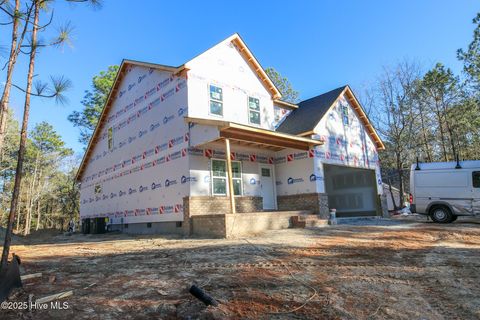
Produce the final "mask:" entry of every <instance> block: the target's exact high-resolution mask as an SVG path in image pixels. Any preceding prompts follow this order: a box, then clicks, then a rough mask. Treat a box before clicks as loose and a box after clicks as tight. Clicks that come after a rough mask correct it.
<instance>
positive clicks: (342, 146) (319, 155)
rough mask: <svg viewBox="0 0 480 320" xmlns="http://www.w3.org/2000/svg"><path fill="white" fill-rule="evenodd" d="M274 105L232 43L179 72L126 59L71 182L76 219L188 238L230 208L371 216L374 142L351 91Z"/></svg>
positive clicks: (376, 173) (249, 58)
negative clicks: (197, 219) (206, 218)
mask: <svg viewBox="0 0 480 320" xmlns="http://www.w3.org/2000/svg"><path fill="white" fill-rule="evenodd" d="M279 98H280V93H279V92H278V90H277V89H276V88H275V86H274V85H273V83H272V82H271V80H270V79H269V78H268V77H267V76H266V74H265V72H264V71H263V69H262V68H261V67H260V65H259V64H258V62H257V61H256V60H255V58H254V57H253V55H252V54H251V52H250V51H249V50H248V48H247V47H246V45H245V44H244V42H243V41H242V39H241V38H240V37H239V36H238V35H237V34H235V35H233V36H231V37H229V38H227V39H226V40H224V41H222V42H221V43H219V44H218V45H216V46H214V47H213V48H211V49H209V50H207V51H206V52H204V53H203V54H201V55H199V56H197V57H196V58H194V59H193V60H191V61H189V62H187V63H186V64H184V65H182V66H180V67H170V66H164V65H157V64H149V63H143V62H137V61H129V60H125V61H123V62H122V65H121V67H120V71H119V75H118V76H117V79H116V81H115V84H114V86H113V89H112V92H111V94H110V96H109V98H108V101H107V103H106V106H105V108H104V111H103V113H102V116H101V118H100V119H99V125H98V127H97V128H96V130H95V133H94V135H93V137H92V140H91V141H90V144H89V146H88V148H87V152H86V154H85V156H84V159H83V161H82V164H81V166H80V169H79V172H78V175H77V179H78V180H79V181H81V196H80V214H81V218H82V219H85V218H95V217H104V218H108V219H109V224H110V225H111V226H112V227H115V226H116V227H119V226H125V227H126V226H127V225H131V226H136V228H137V229H136V230H137V231H140V232H142V231H145V230H143V229H144V228H145V229H146V228H147V227H149V228H151V225H152V223H153V224H155V226H156V227H155V231H156V232H161V231H163V229H162V228H164V229H165V231H169V232H171V231H175V230H174V228H173V227H172V225H171V223H176V227H178V228H180V227H181V223H179V222H184V226H183V232H185V228H186V226H185V224H186V225H188V224H189V219H190V217H191V216H193V215H198V214H202V213H217V214H224V213H229V212H231V211H235V208H237V211H238V210H239V212H248V211H250V212H255V211H262V210H304V209H308V210H311V211H312V212H315V213H317V214H321V215H326V214H327V212H328V207H329V204H328V202H329V201H330V202H331V203H334V204H335V206H336V207H337V212H339V213H340V215H341V214H342V212H343V213H345V214H349V215H352V214H353V215H355V213H360V214H373V215H376V214H380V212H381V207H380V205H379V201H378V200H379V199H378V197H377V194H378V195H380V194H381V193H382V188H380V187H377V185H378V186H381V177H380V169H379V161H378V154H377V150H378V149H381V148H383V143H382V142H381V140H380V139H379V138H378V135H376V133H375V131H374V129H373V127H371V125H370V123H369V122H368V119H367V118H366V116H365V114H364V113H363V111H362V109H361V106H360V105H359V104H358V101H357V100H356V99H355V97H354V96H353V93H352V92H351V90H350V88H349V87H348V86H346V87H342V88H339V89H336V90H333V91H331V92H329V93H327V94H324V95H321V96H318V97H315V98H312V99H309V100H307V101H305V102H301V103H299V104H298V105H295V104H290V103H285V102H282V101H280V100H279ZM315 104H318V105H319V107H318V108H317V107H315ZM304 105H305V107H304ZM292 110H293V111H292ZM312 110H313V111H312ZM305 119H308V121H305ZM312 119H313V120H312ZM226 146H230V149H231V150H230V154H229V157H226V154H225V150H226ZM228 159H229V160H228ZM229 166H230V167H231V171H229V170H228V168H229ZM360 169H362V170H360ZM347 185H348V188H347ZM230 186H231V187H232V190H234V193H235V197H234V198H233V197H232V196H231V195H230V194H229V191H228V190H229V188H230ZM292 195H295V196H296V197H297V198H298V199H302V197H305V198H311V197H312V196H313V197H316V199H318V201H317V202H316V203H317V205H313V206H312V205H311V202H309V203H310V204H309V206H308V207H307V208H305V207H304V205H302V201H290V200H288V197H289V196H292ZM299 196H300V197H299ZM228 198H230V199H231V203H232V204H233V205H234V206H235V208H233V207H230V206H229V204H228V201H227V202H222V201H223V199H228ZM307 202H308V201H307ZM303 203H306V202H305V201H304V202H303ZM184 206H185V207H186V208H184ZM295 206H297V207H295ZM130 228H132V227H130ZM172 228H173V229H172ZM178 231H179V232H180V231H182V228H180V229H179V230H178ZM187 233H188V231H187Z"/></svg>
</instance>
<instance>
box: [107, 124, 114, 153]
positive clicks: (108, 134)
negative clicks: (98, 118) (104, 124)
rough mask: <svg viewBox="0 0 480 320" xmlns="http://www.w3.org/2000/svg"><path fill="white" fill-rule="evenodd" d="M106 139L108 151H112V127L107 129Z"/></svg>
mask: <svg viewBox="0 0 480 320" xmlns="http://www.w3.org/2000/svg"><path fill="white" fill-rule="evenodd" d="M107 138H108V150H109V151H112V150H113V128H112V127H110V128H108V131H107Z"/></svg>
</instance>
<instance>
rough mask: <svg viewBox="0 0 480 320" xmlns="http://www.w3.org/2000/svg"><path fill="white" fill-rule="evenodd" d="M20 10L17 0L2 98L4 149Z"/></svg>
mask: <svg viewBox="0 0 480 320" xmlns="http://www.w3.org/2000/svg"><path fill="white" fill-rule="evenodd" d="M19 11H20V0H15V11H14V13H13V14H14V16H13V18H12V19H13V25H12V42H11V46H10V54H9V57H8V66H7V79H6V81H5V86H4V88H3V94H2V99H1V100H0V150H2V149H3V140H4V138H5V133H6V129H7V112H8V100H9V99H10V89H11V87H12V85H11V83H12V76H13V69H14V67H15V63H16V60H17V56H18V54H15V53H16V52H17V38H18V13H19Z"/></svg>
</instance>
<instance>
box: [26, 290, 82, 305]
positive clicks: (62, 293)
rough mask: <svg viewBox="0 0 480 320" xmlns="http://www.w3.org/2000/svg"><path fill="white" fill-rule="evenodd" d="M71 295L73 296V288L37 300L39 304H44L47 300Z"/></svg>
mask: <svg viewBox="0 0 480 320" xmlns="http://www.w3.org/2000/svg"><path fill="white" fill-rule="evenodd" d="M70 296H73V291H72V290H70V291H65V292H60V293H57V294H52V295H50V296H46V297H43V298H40V299H37V300H36V301H35V302H36V303H37V304H42V303H47V302H50V301H55V300H59V299H63V298H67V297H70Z"/></svg>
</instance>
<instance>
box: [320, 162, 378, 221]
mask: <svg viewBox="0 0 480 320" xmlns="http://www.w3.org/2000/svg"><path fill="white" fill-rule="evenodd" d="M323 169H324V174H325V191H326V192H327V195H328V206H329V207H330V209H332V208H335V209H337V217H362V216H375V215H377V184H376V183H375V171H374V170H367V169H358V168H352V167H343V166H335V165H327V164H324V166H323Z"/></svg>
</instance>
